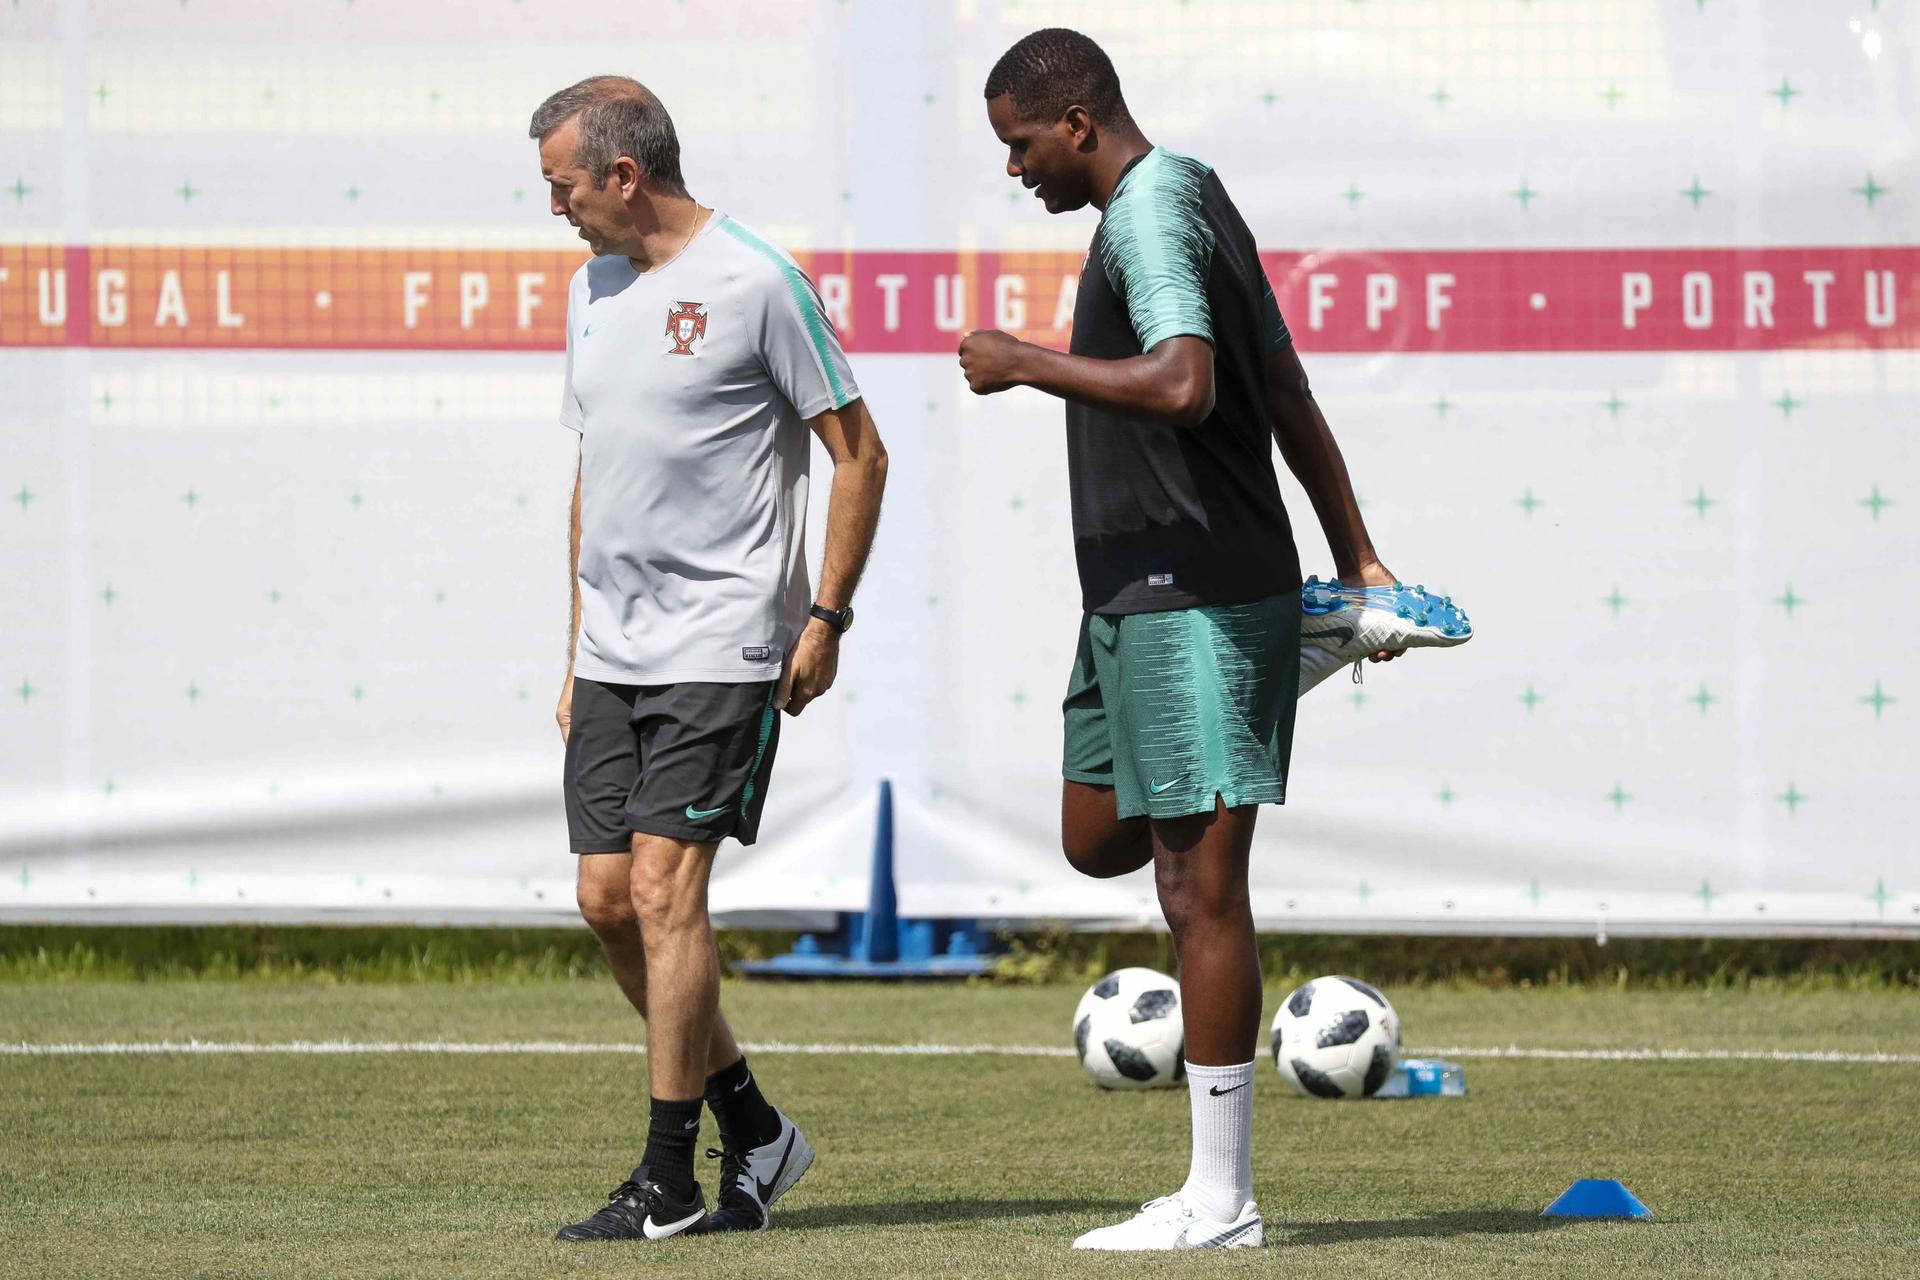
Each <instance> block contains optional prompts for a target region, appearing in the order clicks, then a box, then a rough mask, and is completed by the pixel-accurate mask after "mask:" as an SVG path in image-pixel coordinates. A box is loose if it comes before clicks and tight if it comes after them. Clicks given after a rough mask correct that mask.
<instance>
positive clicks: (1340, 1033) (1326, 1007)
mask: <svg viewBox="0 0 1920 1280" xmlns="http://www.w3.org/2000/svg"><path fill="white" fill-rule="evenodd" d="M1399 1060H1400V1015H1399V1014H1397V1013H1395V1012H1394V1011H1393V1006H1392V1005H1391V1004H1388V1003H1387V998H1386V997H1385V996H1383V995H1381V994H1380V992H1379V991H1378V990H1376V989H1375V988H1373V987H1371V986H1368V985H1367V984H1366V983H1364V982H1362V981H1360V979H1358V978H1341V977H1329V978H1315V979H1314V980H1313V981H1312V982H1309V983H1307V985H1305V986H1304V987H1301V988H1300V989H1299V990H1297V991H1295V992H1293V993H1292V994H1291V995H1289V996H1288V997H1287V998H1286V999H1285V1000H1284V1001H1282V1002H1281V1004H1280V1012H1279V1013H1277V1014H1275V1015H1274V1017H1273V1065H1274V1066H1276V1067H1278V1068H1279V1069H1280V1076H1281V1078H1282V1079H1284V1080H1285V1081H1286V1082H1287V1083H1288V1084H1289V1085H1291V1086H1292V1087H1293V1091H1294V1092H1295V1093H1299V1094H1304V1095H1306V1096H1309V1097H1314V1098H1371V1097H1372V1096H1373V1095H1374V1094H1375V1093H1377V1092H1379V1090H1380V1086H1381V1085H1383V1084H1385V1083H1386V1082H1387V1077H1388V1076H1389V1075H1391V1074H1393V1067H1394V1064H1395V1063H1396V1062H1398V1061H1399Z"/></svg>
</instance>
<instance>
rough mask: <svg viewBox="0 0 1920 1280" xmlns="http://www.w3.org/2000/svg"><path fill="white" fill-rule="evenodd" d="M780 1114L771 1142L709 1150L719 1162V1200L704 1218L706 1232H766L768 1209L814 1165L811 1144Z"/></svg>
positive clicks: (778, 1113) (709, 1154) (709, 1153)
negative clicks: (738, 1148) (733, 1148)
mask: <svg viewBox="0 0 1920 1280" xmlns="http://www.w3.org/2000/svg"><path fill="white" fill-rule="evenodd" d="M774 1114H775V1115H779V1116H780V1132H779V1134H778V1135H777V1136H776V1137H775V1138H774V1140H773V1141H772V1142H769V1143H766V1144H765V1145H763V1146H758V1147H749V1148H747V1149H746V1150H744V1151H730V1150H723V1151H708V1152H707V1155H708V1156H709V1157H717V1158H718V1159H719V1161H720V1191H719V1203H718V1204H717V1205H716V1206H715V1207H714V1210H713V1215H712V1216H711V1217H709V1218H708V1219H707V1226H706V1229H707V1230H708V1231H765V1230H766V1229H767V1209H768V1208H769V1207H770V1206H771V1205H772V1204H773V1202H774V1201H775V1200H778V1199H779V1198H780V1197H781V1196H783V1195H785V1194H787V1192H788V1191H789V1190H791V1189H792V1187H793V1184H794V1183H796V1182H798V1181H800V1175H801V1174H803V1173H805V1172H806V1171H807V1170H808V1169H809V1168H811V1167H812V1165H813V1147H812V1146H811V1145H809V1144H808V1142H807V1138H806V1135H805V1134H803V1133H801V1132H800V1130H799V1129H797V1128H795V1127H794V1123H793V1121H791V1120H789V1119H787V1117H786V1116H785V1115H782V1114H781V1113H780V1112H778V1111H776V1112H775V1113H774Z"/></svg>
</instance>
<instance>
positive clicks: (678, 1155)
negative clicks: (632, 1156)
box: [640, 1098, 700, 1199]
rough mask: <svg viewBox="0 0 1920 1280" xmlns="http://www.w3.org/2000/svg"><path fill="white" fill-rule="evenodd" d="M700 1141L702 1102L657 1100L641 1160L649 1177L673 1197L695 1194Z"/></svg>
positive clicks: (695, 1100)
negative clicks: (695, 1161)
mask: <svg viewBox="0 0 1920 1280" xmlns="http://www.w3.org/2000/svg"><path fill="white" fill-rule="evenodd" d="M699 1138H700V1099H698V1098H695V1099H693V1100H692V1101H690V1102H668V1101H667V1100H665V1099H663V1098H655V1099H654V1100H653V1118H652V1121H651V1122H650V1123H649V1124H648V1125H647V1153H646V1154H645V1155H644V1156H641V1157H640V1163H641V1164H642V1165H643V1166H645V1167H646V1170H647V1176H648V1177H650V1178H652V1179H653V1180H654V1181H655V1182H657V1183H659V1184H660V1186H661V1187H662V1188H663V1189H664V1190H666V1191H667V1192H668V1193H669V1194H670V1195H675V1196H679V1197H681V1198H683V1199H684V1198H685V1197H687V1196H689V1195H691V1194H692V1193H693V1149H694V1146H695V1144H696V1143H697V1142H698V1141H699Z"/></svg>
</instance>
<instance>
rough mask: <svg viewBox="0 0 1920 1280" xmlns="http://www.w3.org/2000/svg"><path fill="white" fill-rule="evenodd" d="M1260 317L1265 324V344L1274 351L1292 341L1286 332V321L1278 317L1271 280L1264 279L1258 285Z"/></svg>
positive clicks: (1290, 343) (1278, 311)
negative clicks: (1260, 295)
mask: <svg viewBox="0 0 1920 1280" xmlns="http://www.w3.org/2000/svg"><path fill="white" fill-rule="evenodd" d="M1260 292H1261V294H1262V297H1261V299H1260V318H1261V319H1262V320H1264V321H1265V322H1266V326H1267V346H1268V347H1269V348H1271V349H1272V350H1274V351H1278V350H1280V348H1282V347H1285V346H1290V345H1292V343H1293V335H1292V334H1290V333H1288V332H1287V322H1286V321H1285V320H1282V319H1281V318H1280V304H1279V302H1277V301H1276V300H1275V299H1274V296H1273V282H1272V281H1270V280H1269V281H1264V282H1262V284H1261V286H1260Z"/></svg>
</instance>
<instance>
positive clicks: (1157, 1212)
mask: <svg viewBox="0 0 1920 1280" xmlns="http://www.w3.org/2000/svg"><path fill="white" fill-rule="evenodd" d="M1265 1242H1266V1228H1265V1226H1264V1225H1263V1224H1262V1223H1261V1221H1260V1206H1259V1205H1257V1204H1255V1203H1254V1202H1253V1201H1251V1200H1249V1201H1247V1202H1246V1203H1245V1204H1243V1205H1241V1206H1240V1216H1239V1217H1237V1218H1235V1219H1234V1220H1233V1221H1232V1222H1215V1221H1214V1220H1213V1219H1211V1218H1203V1217H1200V1216H1199V1215H1198V1214H1196V1213H1195V1212H1194V1209H1193V1206H1192V1205H1190V1204H1188V1203H1187V1201H1186V1198H1185V1197H1184V1196H1183V1195H1182V1193H1180V1192H1178V1191H1176V1192H1174V1193H1173V1194H1172V1195H1170V1196H1161V1197H1160V1198H1159V1199H1158V1200H1149V1201H1147V1202H1146V1203H1145V1204H1143V1205H1141V1206H1140V1212H1139V1213H1137V1214H1135V1215H1134V1216H1133V1217H1131V1218H1129V1219H1127V1220H1126V1221H1125V1222H1118V1223H1115V1224H1114V1225H1113V1226H1111V1227H1100V1228H1098V1229H1097V1230H1093V1231H1089V1232H1087V1234H1085V1235H1083V1236H1081V1237H1080V1238H1079V1239H1078V1240H1075V1241H1074V1242H1073V1247H1074V1248H1076V1249H1108V1250H1113V1251H1116V1252H1128V1253H1139V1252H1145V1251H1147V1250H1150V1249H1257V1248H1259V1247H1260V1246H1261V1245H1262V1244H1264V1243H1265Z"/></svg>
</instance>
